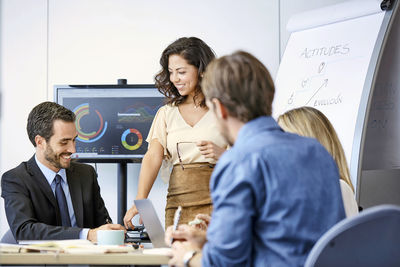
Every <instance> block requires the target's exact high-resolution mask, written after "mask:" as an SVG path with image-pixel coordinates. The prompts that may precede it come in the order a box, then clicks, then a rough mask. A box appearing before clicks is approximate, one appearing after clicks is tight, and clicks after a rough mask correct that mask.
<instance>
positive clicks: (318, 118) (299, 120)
mask: <svg viewBox="0 0 400 267" xmlns="http://www.w3.org/2000/svg"><path fill="white" fill-rule="evenodd" d="M278 124H279V125H280V126H281V127H282V128H283V130H285V131H287V132H291V133H297V134H299V135H302V136H308V137H313V138H315V139H317V140H318V141H319V142H320V143H321V144H322V145H323V146H324V147H325V148H326V150H328V152H329V153H330V154H331V155H332V157H333V159H334V160H335V161H336V164H337V166H338V169H339V174H340V179H342V180H343V181H345V182H346V183H347V184H348V185H349V186H350V187H351V189H352V190H353V192H354V187H353V184H352V182H351V180H350V172H349V168H348V166H347V161H346V156H345V154H344V150H343V147H342V145H341V143H340V141H339V138H338V136H337V134H336V131H335V129H334V128H333V126H332V124H331V123H330V121H329V120H328V118H327V117H326V116H325V115H324V114H323V113H322V112H321V111H319V110H317V109H315V108H312V107H300V108H296V109H292V110H289V111H287V112H285V113H284V114H282V115H280V116H279V117H278Z"/></svg>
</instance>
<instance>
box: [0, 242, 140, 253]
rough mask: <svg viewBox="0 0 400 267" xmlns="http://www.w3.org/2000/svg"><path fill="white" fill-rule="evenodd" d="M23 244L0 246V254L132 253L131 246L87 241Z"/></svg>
mask: <svg viewBox="0 0 400 267" xmlns="http://www.w3.org/2000/svg"><path fill="white" fill-rule="evenodd" d="M22 243H23V244H22V245H21V244H19V245H11V244H0V252H3V253H19V252H21V253H22V252H55V253H68V254H87V253H99V254H103V253H127V252H131V251H134V250H135V249H134V248H133V247H132V246H117V245H110V246H98V245H95V244H93V243H92V242H90V241H89V240H82V239H70V240H54V241H40V242H37V241H23V242H22Z"/></svg>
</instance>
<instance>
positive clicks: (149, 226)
mask: <svg viewBox="0 0 400 267" xmlns="http://www.w3.org/2000/svg"><path fill="white" fill-rule="evenodd" d="M134 202H135V206H136V208H137V210H138V212H139V215H140V217H141V218H142V221H143V224H144V227H145V228H146V231H147V233H148V235H149V237H150V240H151V243H152V244H153V247H154V248H163V247H168V246H167V245H166V244H165V241H164V234H165V232H164V228H163V227H162V225H161V221H160V219H159V218H158V216H157V213H156V210H155V209H154V206H153V203H151V200H150V199H139V200H134Z"/></svg>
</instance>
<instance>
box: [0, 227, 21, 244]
mask: <svg viewBox="0 0 400 267" xmlns="http://www.w3.org/2000/svg"><path fill="white" fill-rule="evenodd" d="M0 242H1V243H6V244H18V243H17V241H16V240H15V238H14V236H13V234H12V232H11V230H10V229H8V231H7V232H5V234H4V235H3V237H2V238H1V240H0Z"/></svg>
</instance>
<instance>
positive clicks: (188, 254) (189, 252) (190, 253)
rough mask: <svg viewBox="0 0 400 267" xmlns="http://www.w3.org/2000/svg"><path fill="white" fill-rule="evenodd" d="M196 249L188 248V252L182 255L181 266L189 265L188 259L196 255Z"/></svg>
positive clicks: (187, 266) (186, 266)
mask: <svg viewBox="0 0 400 267" xmlns="http://www.w3.org/2000/svg"><path fill="white" fill-rule="evenodd" d="M196 253H197V251H196V250H189V251H188V252H186V253H185V255H183V266H184V267H189V261H190V260H191V259H192V258H193V257H194V255H196Z"/></svg>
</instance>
